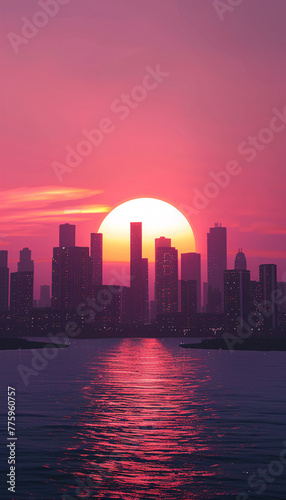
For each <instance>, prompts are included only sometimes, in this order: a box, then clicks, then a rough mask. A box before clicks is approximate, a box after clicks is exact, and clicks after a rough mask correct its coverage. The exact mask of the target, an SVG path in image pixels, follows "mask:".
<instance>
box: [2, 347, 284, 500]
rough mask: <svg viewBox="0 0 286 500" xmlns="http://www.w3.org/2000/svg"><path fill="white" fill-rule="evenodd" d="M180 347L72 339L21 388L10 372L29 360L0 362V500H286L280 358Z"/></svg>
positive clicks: (15, 355)
mask: <svg viewBox="0 0 286 500" xmlns="http://www.w3.org/2000/svg"><path fill="white" fill-rule="evenodd" d="M181 340H182V339H180V340H179V339H104V340H94V341H92V340H73V341H72V342H71V346H70V347H69V348H68V349H61V350H59V351H58V355H57V357H56V358H55V359H51V360H49V362H48V365H47V366H46V367H45V368H44V369H43V370H42V371H40V372H34V374H32V375H31V376H30V377H29V378H28V385H27V386H25V385H24V383H23V381H22V379H21V377H20V376H19V373H18V371H17V366H18V365H19V364H22V365H25V366H27V367H31V360H32V357H33V351H21V352H20V351H16V352H3V351H2V352H0V363H1V365H0V366H1V369H0V373H1V382H2V384H1V388H2V391H1V422H0V423H1V426H0V427H1V450H0V460H1V486H0V498H1V499H6V498H7V499H14V500H26V499H35V500H56V499H62V498H63V495H65V494H66V495H70V497H73V498H91V499H93V498H102V499H120V498H122V499H124V500H125V499H126V500H131V499H132V500H141V499H143V500H145V499H146V500H149V499H150V500H151V499H154V500H155V499H166V500H171V499H172V500H173V499H194V500H205V499H206V500H216V499H230V498H232V499H237V500H247V499H248V498H249V499H255V498H259V499H261V500H266V499H267V500H272V499H285V498H286V465H285V467H284V465H283V464H282V462H281V460H280V459H279V455H280V453H282V452H283V450H285V449H286V429H285V427H286V426H285V424H286V398H285V393H286V368H285V362H286V353H285V352H283V353H273V352H269V353H261V352H257V353H256V352H234V353H233V354H231V353H230V352H228V351H210V352H207V351H199V350H197V351H192V350H189V349H188V350H184V349H181V348H180V347H179V346H178V344H179V342H180V341H181ZM39 352H40V351H39ZM36 374H37V375H36ZM7 385H10V386H16V389H17V398H16V400H17V437H18V442H17V449H16V451H17V490H16V495H14V494H11V493H10V494H8V492H7V486H6V484H5V481H6V477H5V475H6V474H7V472H8V465H7V456H8V452H7V448H6V443H7V441H6V438H7V430H6V429H7V413H6V406H7V403H6V398H7V393H6V386H7ZM283 441H285V443H284V444H283ZM285 456H286V452H285ZM273 461H275V464H274V466H273V464H271V463H272V462H273ZM284 461H285V463H286V460H284ZM279 464H280V466H279ZM268 466H269V467H270V471H272V472H271V474H272V475H268V476H267V481H265V480H264V479H260V482H258V478H257V477H256V476H254V478H253V481H254V485H255V487H254V486H253V487H250V486H249V485H248V482H247V481H248V479H249V477H250V476H251V474H257V473H258V469H259V468H262V469H267V468H268ZM272 466H273V467H272ZM273 474H276V475H275V476H274V475H273ZM79 480H83V481H84V484H86V486H85V489H77V488H79V485H78V483H77V481H79ZM87 481H89V482H90V483H89V485H87ZM264 486H266V489H265V491H264V492H263V493H262V494H260V495H258V494H257V492H258V490H259V489H260V488H261V489H262V488H263V487H264ZM242 493H245V496H243V495H242ZM239 494H241V496H238V495H239ZM67 498H69V497H68V496H67Z"/></svg>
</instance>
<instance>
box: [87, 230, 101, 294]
mask: <svg viewBox="0 0 286 500" xmlns="http://www.w3.org/2000/svg"><path fill="white" fill-rule="evenodd" d="M102 238H103V235H102V233H92V234H91V237H90V258H91V273H92V285H99V286H101V285H102Z"/></svg>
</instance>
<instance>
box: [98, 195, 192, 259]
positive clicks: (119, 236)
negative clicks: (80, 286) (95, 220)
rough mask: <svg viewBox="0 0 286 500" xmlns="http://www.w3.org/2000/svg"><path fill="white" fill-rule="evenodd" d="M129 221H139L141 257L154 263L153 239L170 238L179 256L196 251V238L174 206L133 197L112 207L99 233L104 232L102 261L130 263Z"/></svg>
mask: <svg viewBox="0 0 286 500" xmlns="http://www.w3.org/2000/svg"><path fill="white" fill-rule="evenodd" d="M130 222H142V246H143V257H147V258H148V259H149V262H154V261H155V238H159V237H160V236H165V237H167V238H171V240H172V246H174V247H176V248H177V249H178V252H179V255H180V254H181V253H185V252H195V248H196V245H195V237H194V233H193V230H192V228H191V226H190V223H189V221H188V220H187V219H186V217H185V216H184V215H183V214H182V213H181V212H180V211H179V210H178V209H177V208H175V207H174V206H173V205H171V204H170V203H167V202H165V201H162V200H157V199H155V198H136V199H134V200H129V201H126V202H125V203H122V204H121V205H119V206H118V207H116V208H114V209H113V210H112V211H111V212H110V213H109V214H108V215H107V216H106V217H105V219H104V220H103V222H102V223H101V226H100V228H99V230H98V232H99V233H103V259H104V261H105V262H129V259H130Z"/></svg>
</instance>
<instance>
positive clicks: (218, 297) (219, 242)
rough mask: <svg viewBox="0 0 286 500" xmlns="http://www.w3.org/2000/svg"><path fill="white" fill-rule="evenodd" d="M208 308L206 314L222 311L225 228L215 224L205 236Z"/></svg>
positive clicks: (225, 251) (225, 252) (225, 254)
mask: <svg viewBox="0 0 286 500" xmlns="http://www.w3.org/2000/svg"><path fill="white" fill-rule="evenodd" d="M207 260H208V291H209V293H208V307H207V312H210V313H221V312H222V311H223V296H224V275H223V273H224V271H225V270H226V269H227V242H226V227H222V226H221V224H218V223H216V224H215V226H214V227H211V228H210V232H209V233H208V234H207Z"/></svg>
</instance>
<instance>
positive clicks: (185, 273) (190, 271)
mask: <svg viewBox="0 0 286 500" xmlns="http://www.w3.org/2000/svg"><path fill="white" fill-rule="evenodd" d="M181 279H182V280H184V281H190V280H194V281H196V284H197V293H196V297H197V298H196V302H197V310H196V312H198V313H200V312H201V254H199V253H195V252H189V253H182V254H181Z"/></svg>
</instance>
